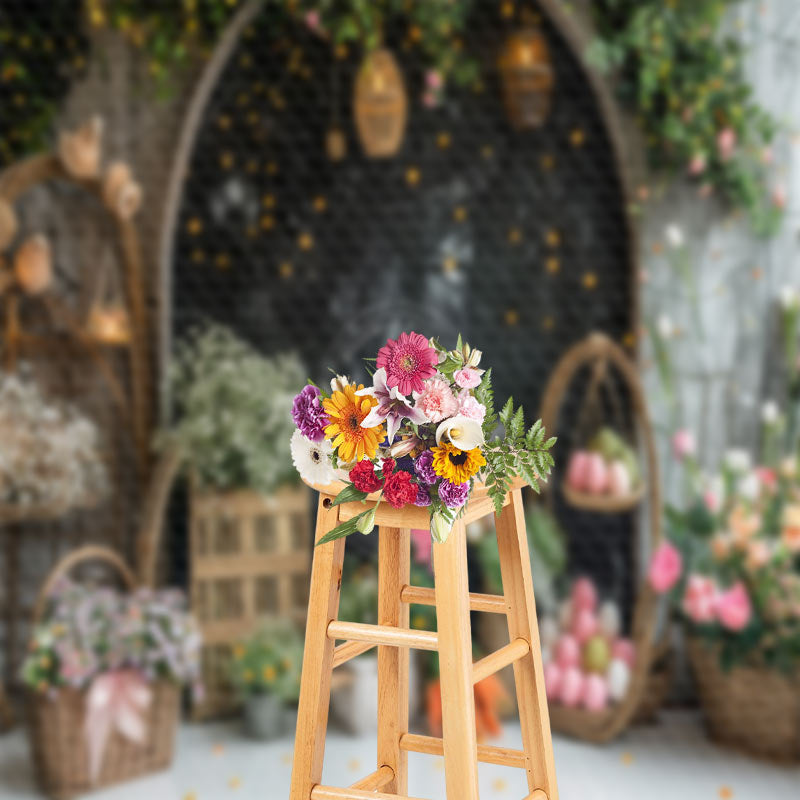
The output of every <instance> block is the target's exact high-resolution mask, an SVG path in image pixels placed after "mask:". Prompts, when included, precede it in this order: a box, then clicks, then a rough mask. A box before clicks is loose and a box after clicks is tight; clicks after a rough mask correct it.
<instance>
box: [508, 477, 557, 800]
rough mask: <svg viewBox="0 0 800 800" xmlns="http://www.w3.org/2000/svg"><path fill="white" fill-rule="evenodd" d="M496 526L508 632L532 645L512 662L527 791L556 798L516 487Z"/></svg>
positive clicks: (525, 540)
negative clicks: (524, 758) (525, 758)
mask: <svg viewBox="0 0 800 800" xmlns="http://www.w3.org/2000/svg"><path fill="white" fill-rule="evenodd" d="M496 526H497V546H498V549H499V551H500V571H501V573H502V576H503V593H504V594H505V599H506V606H507V608H508V633H509V636H510V638H511V640H512V641H513V640H514V639H515V638H518V637H519V638H522V639H526V640H527V641H528V642H529V643H530V645H531V647H530V652H529V653H528V655H526V656H525V657H524V658H522V659H520V660H519V661H516V662H514V680H515V683H516V688H517V702H518V705H519V720H520V726H521V727H522V743H523V747H524V750H525V754H526V756H527V762H528V768H527V772H528V788H529V789H530V791H531V792H534V790H536V789H542V790H543V791H544V792H545V794H546V795H547V798H548V800H558V788H557V786H556V771H555V765H554V762H553V743H552V738H551V736H550V714H549V712H548V710H547V697H546V695H545V689H544V672H543V669H542V651H541V646H540V644H539V625H538V622H537V620H536V603H535V600H534V596H533V579H532V577H531V562H530V557H529V555H528V537H527V534H526V531H525V514H524V510H523V507H522V493H521V491H520V490H519V489H516V490H515V491H514V492H512V494H511V501H510V502H509V504H508V505H507V506H506V507H505V508H504V509H503V512H502V513H501V514H500V516H498V517H496Z"/></svg>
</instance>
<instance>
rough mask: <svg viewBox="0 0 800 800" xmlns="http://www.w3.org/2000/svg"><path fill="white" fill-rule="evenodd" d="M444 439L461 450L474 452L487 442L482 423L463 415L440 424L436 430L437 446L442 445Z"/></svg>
mask: <svg viewBox="0 0 800 800" xmlns="http://www.w3.org/2000/svg"><path fill="white" fill-rule="evenodd" d="M442 439H445V440H446V441H448V442H450V444H452V445H455V447H457V448H458V449H459V450H474V449H475V448H476V447H480V446H481V445H482V444H484V441H485V440H484V438H483V428H482V427H481V424H480V422H478V421H477V420H474V419H470V418H469V417H462V416H461V415H458V416H455V417H450V419H446V420H445V421H444V422H440V423H439V427H438V428H437V429H436V444H441V443H442Z"/></svg>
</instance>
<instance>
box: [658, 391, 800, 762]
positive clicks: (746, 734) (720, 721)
mask: <svg viewBox="0 0 800 800" xmlns="http://www.w3.org/2000/svg"><path fill="white" fill-rule="evenodd" d="M765 412H769V413H765V415H764V418H765V428H766V429H765V436H764V440H765V447H764V457H763V458H764V463H762V464H760V465H758V466H753V465H752V460H751V457H750V455H749V453H748V452H747V451H744V450H732V451H729V452H728V454H727V455H726V457H725V459H724V462H723V464H722V465H721V467H720V468H719V470H718V471H717V472H716V473H715V474H713V475H711V476H709V475H706V474H704V473H703V472H702V471H701V470H700V467H699V465H698V463H697V461H696V460H695V458H694V455H693V454H694V446H693V439H692V437H691V435H690V434H689V433H687V432H686V431H679V432H678V434H676V436H675V438H674V441H673V444H674V449H675V452H676V454H677V455H678V456H680V458H681V459H682V460H683V462H684V466H685V471H686V486H687V492H686V495H687V497H686V502H685V504H684V506H683V507H682V508H676V507H668V508H667V523H668V536H669V541H668V542H666V543H664V544H663V545H662V546H661V547H659V549H658V550H657V551H656V553H655V554H654V557H653V561H652V563H651V565H650V574H649V579H650V583H651V585H652V586H653V588H654V589H655V590H656V591H658V592H661V593H663V594H665V595H666V596H667V597H668V598H669V601H670V604H671V608H672V610H673V612H674V615H675V617H676V618H677V619H678V620H679V621H680V623H681V625H682V626H683V628H684V630H685V631H686V634H687V640H688V654H689V659H690V662H691V665H692V669H693V673H694V676H695V681H696V684H697V689H698V693H699V696H700V702H701V705H702V708H703V712H704V714H705V717H706V721H707V724H708V728H709V732H710V734H711V735H712V737H713V738H715V739H717V740H719V741H722V742H725V743H728V744H731V745H734V746H736V747H738V748H741V749H746V750H747V751H749V752H751V753H754V754H757V755H763V756H768V757H771V758H778V759H784V760H793V761H797V760H800V480H798V458H797V455H796V453H797V450H796V447H795V446H792V447H791V452H792V455H789V456H788V457H785V458H780V457H779V456H778V455H777V453H779V452H780V449H779V448H778V447H776V446H775V444H776V442H777V437H776V436H775V433H776V430H777V429H778V428H779V427H780V426H781V425H782V417H781V416H780V415H779V414H778V413H777V411H775V413H773V409H772V408H771V407H767V408H765Z"/></svg>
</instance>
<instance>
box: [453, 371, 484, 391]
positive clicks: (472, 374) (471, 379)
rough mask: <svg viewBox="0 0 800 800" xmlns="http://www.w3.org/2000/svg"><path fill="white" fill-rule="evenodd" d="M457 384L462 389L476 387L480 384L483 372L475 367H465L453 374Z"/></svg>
mask: <svg viewBox="0 0 800 800" xmlns="http://www.w3.org/2000/svg"><path fill="white" fill-rule="evenodd" d="M453 378H454V379H455V382H456V385H457V386H460V387H461V388H462V389H474V388H475V387H476V386H479V385H480V382H481V374H480V372H478V370H476V369H475V368H474V367H464V368H463V369H459V370H457V371H456V373H455V374H454V375H453Z"/></svg>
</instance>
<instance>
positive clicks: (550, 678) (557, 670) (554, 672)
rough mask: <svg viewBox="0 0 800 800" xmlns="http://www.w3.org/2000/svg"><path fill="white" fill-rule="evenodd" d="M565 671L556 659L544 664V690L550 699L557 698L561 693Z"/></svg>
mask: <svg viewBox="0 0 800 800" xmlns="http://www.w3.org/2000/svg"><path fill="white" fill-rule="evenodd" d="M562 677H563V673H562V671H561V667H559V666H558V664H556V663H555V661H548V663H547V664H545V665H544V690H545V692H546V694H547V699H548V700H556V699H557V698H558V696H559V694H560V693H561V680H562Z"/></svg>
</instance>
